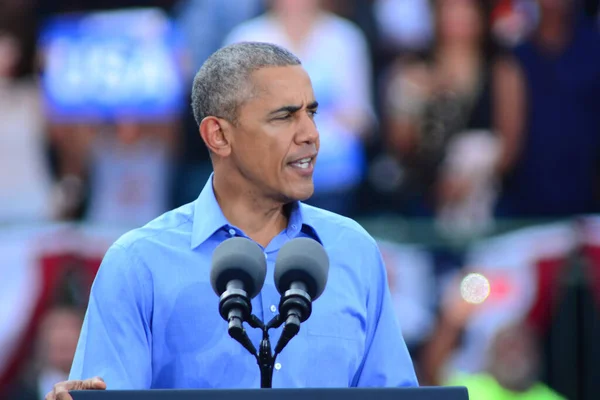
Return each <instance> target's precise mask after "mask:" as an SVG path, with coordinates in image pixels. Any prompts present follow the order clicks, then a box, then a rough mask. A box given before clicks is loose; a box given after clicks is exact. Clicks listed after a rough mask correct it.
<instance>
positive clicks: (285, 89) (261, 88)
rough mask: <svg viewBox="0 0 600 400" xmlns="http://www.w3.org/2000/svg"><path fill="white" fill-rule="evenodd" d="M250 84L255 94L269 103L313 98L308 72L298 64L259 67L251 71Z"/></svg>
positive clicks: (308, 100) (312, 99)
mask: <svg viewBox="0 0 600 400" xmlns="http://www.w3.org/2000/svg"><path fill="white" fill-rule="evenodd" d="M252 84H253V86H254V94H255V96H257V97H263V98H264V100H268V101H269V102H270V103H280V102H294V103H298V102H303V103H304V102H308V103H310V102H313V101H314V100H315V99H314V92H313V87H312V83H311V81H310V78H309V76H308V73H306V71H305V70H304V68H302V67H301V66H299V65H294V66H286V67H265V68H261V69H259V70H257V71H255V72H253V74H252Z"/></svg>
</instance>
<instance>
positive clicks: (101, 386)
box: [46, 377, 106, 400]
mask: <svg viewBox="0 0 600 400" xmlns="http://www.w3.org/2000/svg"><path fill="white" fill-rule="evenodd" d="M105 389H106V383H104V380H103V379H102V378H100V377H95V378H90V379H86V380H84V381H65V382H60V383H57V384H56V385H54V388H53V389H52V391H51V392H50V393H48V394H47V395H46V400H73V398H72V397H71V395H70V394H69V391H71V390H105Z"/></svg>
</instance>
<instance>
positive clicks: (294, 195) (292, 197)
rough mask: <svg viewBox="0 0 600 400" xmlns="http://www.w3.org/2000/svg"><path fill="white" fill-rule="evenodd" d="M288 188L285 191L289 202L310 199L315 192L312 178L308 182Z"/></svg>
mask: <svg viewBox="0 0 600 400" xmlns="http://www.w3.org/2000/svg"><path fill="white" fill-rule="evenodd" d="M290 189H291V190H289V191H287V193H286V197H287V198H288V200H289V202H293V201H306V200H308V199H310V198H311V197H312V195H313V194H314V192H315V187H314V185H313V183H312V180H311V182H310V184H303V185H297V186H295V187H293V188H290Z"/></svg>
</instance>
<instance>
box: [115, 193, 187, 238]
mask: <svg viewBox="0 0 600 400" xmlns="http://www.w3.org/2000/svg"><path fill="white" fill-rule="evenodd" d="M193 204H194V203H188V204H185V205H183V206H181V207H178V208H175V209H173V210H170V211H167V212H165V213H164V214H162V215H160V216H159V217H157V218H155V219H153V220H152V221H150V222H148V223H147V224H146V225H144V226H142V227H139V228H136V229H133V230H130V231H129V232H127V233H125V234H123V235H122V236H121V237H120V238H119V239H117V240H116V241H115V243H114V244H113V246H118V247H121V248H124V249H130V248H132V247H134V246H135V247H138V246H143V245H144V244H145V243H149V242H151V241H164V240H165V239H166V238H167V237H170V236H179V235H188V236H190V235H191V232H192V218H193Z"/></svg>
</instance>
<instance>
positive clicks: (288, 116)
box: [275, 114, 292, 121]
mask: <svg viewBox="0 0 600 400" xmlns="http://www.w3.org/2000/svg"><path fill="white" fill-rule="evenodd" d="M290 118H292V114H286V115H282V116H281V117H277V118H275V119H276V120H280V121H285V120H286V119H290Z"/></svg>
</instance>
